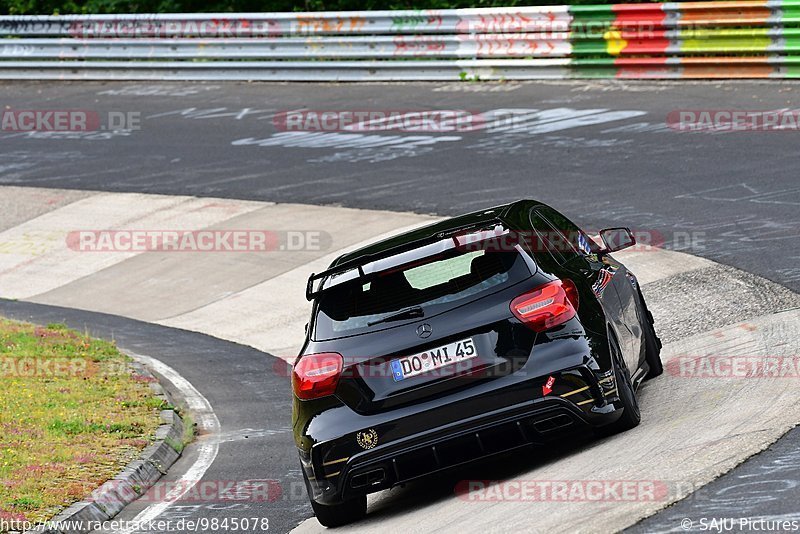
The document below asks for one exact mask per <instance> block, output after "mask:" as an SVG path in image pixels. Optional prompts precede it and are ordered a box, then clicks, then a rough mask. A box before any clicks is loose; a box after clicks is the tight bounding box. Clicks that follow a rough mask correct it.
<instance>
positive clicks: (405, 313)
mask: <svg viewBox="0 0 800 534" xmlns="http://www.w3.org/2000/svg"><path fill="white" fill-rule="evenodd" d="M414 317H425V310H423V309H422V308H421V307H420V306H413V307H411V308H406V309H405V310H400V311H399V312H397V313H393V314H391V315H387V316H386V317H383V318H381V319H378V320H375V321H371V322H369V323H367V326H373V325H376V324H380V323H388V322H390V321H400V320H402V319H412V318H414Z"/></svg>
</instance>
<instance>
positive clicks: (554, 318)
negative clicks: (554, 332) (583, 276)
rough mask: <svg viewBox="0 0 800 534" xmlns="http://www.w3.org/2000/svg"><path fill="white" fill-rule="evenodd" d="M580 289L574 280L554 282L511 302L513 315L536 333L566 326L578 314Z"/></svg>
mask: <svg viewBox="0 0 800 534" xmlns="http://www.w3.org/2000/svg"><path fill="white" fill-rule="evenodd" d="M578 304H579V301H578V288H577V287H575V284H574V283H573V282H572V280H554V281H552V282H550V283H548V284H545V285H543V286H540V287H537V288H536V289H534V290H533V291H529V292H527V293H523V294H522V295H520V296H518V297H517V298H515V299H514V300H512V301H511V313H513V314H514V316H515V317H516V318H517V319H519V320H520V321H522V322H523V323H524V324H525V325H526V326H528V327H529V328H531V329H532V330H535V331H536V332H544V331H545V330H549V329H550V328H553V327H554V326H558V325H560V324H564V323H566V322H567V321H569V320H570V319H572V318H573V317H575V314H576V313H577V309H578Z"/></svg>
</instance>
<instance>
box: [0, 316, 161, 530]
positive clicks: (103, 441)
mask: <svg viewBox="0 0 800 534" xmlns="http://www.w3.org/2000/svg"><path fill="white" fill-rule="evenodd" d="M164 407H165V405H164V403H163V402H162V401H161V400H160V399H158V398H156V397H154V395H153V392H152V390H151V389H150V387H149V386H148V384H147V380H143V379H141V377H137V376H136V375H134V374H133V373H132V371H131V368H130V361H129V359H128V357H127V356H124V355H123V354H120V352H119V351H118V350H117V348H116V347H115V345H114V344H113V343H110V342H107V341H101V340H97V339H92V338H90V337H89V336H87V335H86V334H81V333H79V332H75V331H73V330H69V329H68V328H66V327H65V326H64V325H60V324H51V325H48V326H47V327H38V326H34V325H30V324H26V323H19V322H14V321H9V320H6V319H2V318H0V519H3V518H4V519H18V520H29V521H34V522H35V521H44V520H47V519H49V518H50V517H51V516H53V515H54V514H56V513H58V512H59V511H61V510H62V509H64V508H65V507H67V506H69V505H70V504H72V503H73V502H76V501H79V500H81V499H83V498H84V497H86V496H87V495H88V494H89V493H90V492H91V491H92V490H93V489H95V488H97V487H98V486H99V485H101V484H102V483H103V482H105V481H106V480H109V479H110V478H112V477H114V476H115V475H116V474H117V473H118V472H119V471H121V470H122V468H123V467H125V465H126V464H127V463H128V462H130V461H131V460H133V459H134V458H136V457H137V456H138V454H139V452H140V451H141V450H142V449H143V448H144V447H145V446H147V445H148V444H149V443H151V442H152V440H153V438H154V436H155V431H156V429H157V428H158V425H159V423H160V419H159V412H160V410H161V409H163V408H164Z"/></svg>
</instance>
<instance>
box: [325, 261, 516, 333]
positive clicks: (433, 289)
mask: <svg viewBox="0 0 800 534" xmlns="http://www.w3.org/2000/svg"><path fill="white" fill-rule="evenodd" d="M531 274H532V273H531V269H530V268H529V267H528V264H527V263H526V262H525V260H524V259H523V257H522V256H521V254H520V252H519V251H518V250H503V251H496V250H492V249H490V248H487V249H483V250H463V249H450V250H446V251H444V252H440V253H438V254H436V255H433V256H430V257H426V258H422V259H418V260H416V261H413V262H410V263H407V264H405V265H401V266H399V267H396V268H392V269H388V270H385V271H381V272H377V273H373V274H370V275H367V276H365V277H362V278H356V279H353V280H348V281H346V282H342V283H340V284H338V285H335V286H333V287H331V288H330V289H328V290H326V291H324V292H323V293H322V294H321V295H320V297H319V306H318V313H317V318H316V329H315V339H317V340H325V339H333V338H337V337H343V336H349V335H354V334H359V333H364V332H369V331H372V330H378V329H383V328H387V327H392V326H396V325H398V324H403V323H404V322H406V321H409V320H418V319H419V317H416V318H413V317H412V318H407V319H403V320H398V321H396V322H395V321H390V322H382V323H379V324H375V325H372V326H370V323H373V322H375V321H379V320H381V319H383V318H385V317H387V316H389V315H393V314H396V313H398V312H400V311H402V310H405V309H407V308H410V307H415V306H419V307H420V308H422V310H423V311H424V313H425V316H426V317H430V316H432V315H435V314H438V313H441V312H443V311H446V310H448V309H450V308H453V307H455V306H459V305H462V304H465V303H467V302H469V301H470V300H474V299H476V298H480V297H481V296H484V295H486V294H489V293H493V292H495V291H497V290H500V289H502V288H503V287H505V286H507V285H509V284H515V283H517V282H519V281H521V280H524V279H526V278H528V277H530V276H531Z"/></svg>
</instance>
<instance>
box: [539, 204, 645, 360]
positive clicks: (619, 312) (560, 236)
mask: <svg viewBox="0 0 800 534" xmlns="http://www.w3.org/2000/svg"><path fill="white" fill-rule="evenodd" d="M531 224H532V225H533V226H534V228H535V229H536V231H537V232H540V233H542V232H544V233H547V232H549V234H550V235H549V237H548V240H549V241H550V242H551V244H552V245H553V246H554V248H555V249H556V250H557V253H560V256H561V259H560V261H561V262H562V266H563V267H564V268H565V269H567V270H569V271H570V272H572V273H574V274H575V276H576V277H581V278H582V279H583V280H585V281H586V283H587V284H589V285H590V286H591V288H592V291H593V293H594V294H595V296H596V297H597V299H598V301H599V302H600V305H601V306H602V308H603V311H604V312H605V314H606V317H608V319H609V320H610V321H611V323H612V324H613V326H614V330H615V331H616V333H617V336H618V337H619V343H620V345H621V347H620V348H621V349H622V352H623V358H624V360H625V363H626V364H627V366H628V369H629V370H630V372H631V373H633V372H634V371H635V370H636V368H637V367H638V365H639V358H638V355H639V340H638V338H636V339H634V338H635V337H636V334H635V332H634V331H633V330H632V329H631V328H630V326H629V319H628V313H627V312H626V306H630V304H631V303H632V302H631V301H630V300H629V298H630V295H631V294H632V293H631V284H630V282H629V281H628V274H627V270H626V269H625V266H624V265H623V264H621V263H620V262H618V261H617V260H615V259H614V258H613V257H611V256H610V255H609V254H602V253H601V250H602V249H601V247H599V246H598V245H597V244H596V243H595V242H594V241H593V240H592V239H591V238H589V236H588V235H586V233H585V232H583V231H582V230H581V229H580V228H579V227H578V226H577V225H576V224H574V223H573V222H572V221H570V220H569V219H567V218H566V217H565V216H564V215H562V214H560V213H559V212H557V211H556V210H554V209H552V208H549V207H545V206H540V207H537V208H535V209H534V210H533V211H532V213H531ZM558 241H560V243H559V242H558ZM634 312H635V310H634ZM639 337H641V336H640V333H639Z"/></svg>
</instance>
